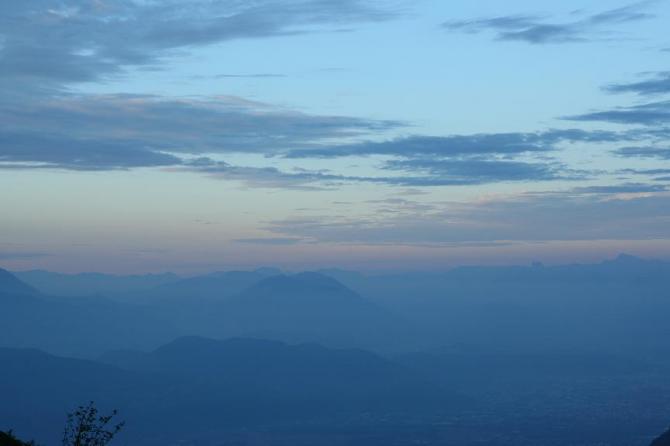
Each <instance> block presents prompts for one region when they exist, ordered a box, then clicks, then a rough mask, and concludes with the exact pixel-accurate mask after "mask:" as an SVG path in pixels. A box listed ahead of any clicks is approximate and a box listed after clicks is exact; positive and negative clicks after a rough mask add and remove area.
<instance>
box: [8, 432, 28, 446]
mask: <svg viewBox="0 0 670 446" xmlns="http://www.w3.org/2000/svg"><path fill="white" fill-rule="evenodd" d="M0 446H35V442H34V441H29V442H26V441H21V440H19V439H18V438H16V437H15V436H14V433H13V432H12V431H11V430H9V431H7V432H3V431H0Z"/></svg>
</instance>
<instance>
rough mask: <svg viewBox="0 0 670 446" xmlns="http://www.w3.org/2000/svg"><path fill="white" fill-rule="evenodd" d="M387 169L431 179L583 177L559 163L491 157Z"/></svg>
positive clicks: (401, 163) (412, 162)
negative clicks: (412, 173) (425, 175)
mask: <svg viewBox="0 0 670 446" xmlns="http://www.w3.org/2000/svg"><path fill="white" fill-rule="evenodd" d="M385 167H386V168H387V169H393V170H405V171H412V172H417V171H418V172H423V173H425V174H427V175H429V176H430V177H432V178H439V179H443V180H447V179H450V180H453V181H456V182H458V181H460V182H463V183H464V184H482V183H493V182H504V181H548V180H557V179H576V178H583V177H584V175H585V173H583V172H581V173H577V172H568V169H567V168H566V167H565V166H563V165H560V164H549V163H527V162H520V161H505V160H492V159H409V160H407V159H405V160H393V161H389V162H387V163H386V166H385Z"/></svg>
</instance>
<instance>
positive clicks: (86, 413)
mask: <svg viewBox="0 0 670 446" xmlns="http://www.w3.org/2000/svg"><path fill="white" fill-rule="evenodd" d="M116 414H117V412H116V410H114V411H112V413H111V414H109V415H99V413H98V409H97V408H96V407H95V405H94V403H93V401H91V402H89V403H88V404H87V405H85V406H79V407H78V408H77V409H76V410H75V411H73V412H71V413H69V414H68V416H67V423H66V425H65V431H64V432H63V446H105V445H106V444H108V443H109V442H110V441H112V438H114V436H115V435H116V434H117V433H118V432H119V431H120V430H121V429H122V428H123V425H124V424H125V422H123V421H121V422H120V423H117V424H113V423H112V419H113V418H114V417H115V416H116ZM110 423H112V424H110Z"/></svg>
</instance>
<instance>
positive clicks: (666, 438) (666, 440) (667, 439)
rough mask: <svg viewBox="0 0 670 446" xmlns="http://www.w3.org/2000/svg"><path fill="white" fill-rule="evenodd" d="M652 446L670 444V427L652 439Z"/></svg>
mask: <svg viewBox="0 0 670 446" xmlns="http://www.w3.org/2000/svg"><path fill="white" fill-rule="evenodd" d="M650 446H670V429H668V430H667V431H665V433H663V434H662V435H661V436H660V437H658V438H657V439H655V440H654V441H652V442H651V445H650Z"/></svg>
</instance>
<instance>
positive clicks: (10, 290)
mask: <svg viewBox="0 0 670 446" xmlns="http://www.w3.org/2000/svg"><path fill="white" fill-rule="evenodd" d="M2 294H7V295H36V294H38V291H37V290H36V289H35V288H33V287H31V286H29V285H27V284H26V283H24V282H22V281H21V280H19V279H18V278H17V277H16V276H14V275H13V274H12V273H10V272H9V271H7V270H4V269H2V268H0V295H2Z"/></svg>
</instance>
